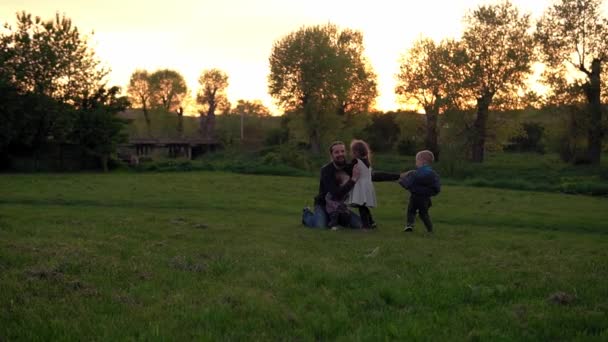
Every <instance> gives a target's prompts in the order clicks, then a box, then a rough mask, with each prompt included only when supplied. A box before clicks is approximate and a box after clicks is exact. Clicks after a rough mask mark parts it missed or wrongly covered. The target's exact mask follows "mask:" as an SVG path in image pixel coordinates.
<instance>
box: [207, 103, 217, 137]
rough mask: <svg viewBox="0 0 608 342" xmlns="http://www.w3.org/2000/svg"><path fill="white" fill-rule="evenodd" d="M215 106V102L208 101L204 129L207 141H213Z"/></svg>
mask: <svg viewBox="0 0 608 342" xmlns="http://www.w3.org/2000/svg"><path fill="white" fill-rule="evenodd" d="M216 106H217V104H216V103H215V100H211V101H209V110H208V111H207V118H206V121H207V122H206V129H207V132H206V134H207V140H211V141H213V140H214V139H215V107H216Z"/></svg>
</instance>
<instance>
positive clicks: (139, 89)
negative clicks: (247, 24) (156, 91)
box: [127, 70, 152, 135]
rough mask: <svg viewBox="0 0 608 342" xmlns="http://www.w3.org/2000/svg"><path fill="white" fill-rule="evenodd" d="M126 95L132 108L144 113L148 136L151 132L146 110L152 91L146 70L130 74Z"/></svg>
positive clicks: (149, 103) (148, 106)
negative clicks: (134, 107) (139, 109)
mask: <svg viewBox="0 0 608 342" xmlns="http://www.w3.org/2000/svg"><path fill="white" fill-rule="evenodd" d="M127 95H128V96H129V101H130V102H131V104H132V105H133V106H137V107H138V108H141V109H142V110H143V112H144V118H145V120H146V128H147V130H148V135H149V134H150V131H151V127H150V126H151V123H150V115H149V114H148V108H150V105H151V100H152V89H151V84H150V74H149V73H148V71H146V70H135V71H134V72H133V74H131V78H130V79H129V86H128V87H127Z"/></svg>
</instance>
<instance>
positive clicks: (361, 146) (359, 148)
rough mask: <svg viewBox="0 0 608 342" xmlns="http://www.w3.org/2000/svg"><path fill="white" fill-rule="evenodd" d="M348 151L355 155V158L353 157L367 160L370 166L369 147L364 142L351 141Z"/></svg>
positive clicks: (370, 152)
mask: <svg viewBox="0 0 608 342" xmlns="http://www.w3.org/2000/svg"><path fill="white" fill-rule="evenodd" d="M350 150H351V151H353V152H354V154H356V156H353V157H357V158H367V161H368V162H369V164H370V165H371V164H372V151H371V150H370V149H369V145H368V144H367V143H366V142H365V141H363V140H359V139H355V140H353V141H351V142H350Z"/></svg>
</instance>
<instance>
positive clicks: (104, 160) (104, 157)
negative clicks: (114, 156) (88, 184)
mask: <svg viewBox="0 0 608 342" xmlns="http://www.w3.org/2000/svg"><path fill="white" fill-rule="evenodd" d="M101 166H102V167H103V172H106V173H107V172H108V155H107V154H105V153H104V154H102V155H101Z"/></svg>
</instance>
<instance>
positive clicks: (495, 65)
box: [461, 1, 534, 162]
mask: <svg viewBox="0 0 608 342" xmlns="http://www.w3.org/2000/svg"><path fill="white" fill-rule="evenodd" d="M465 22H466V24H467V26H466V29H465V31H464V34H463V39H462V41H463V44H464V47H465V51H466V56H467V58H466V61H465V63H463V65H462V67H461V68H462V71H463V73H464V74H463V76H464V78H463V80H464V82H463V87H464V88H465V89H466V90H467V91H468V92H469V94H470V99H471V100H472V101H474V102H475V103H476V112H477V113H476V118H475V122H474V124H473V127H472V128H473V133H474V136H473V142H472V155H471V157H472V160H473V161H474V162H483V159H484V149H485V142H486V135H487V129H486V128H487V122H488V114H489V108H490V105H491V104H492V101H493V99H494V97H495V95H496V94H497V93H503V94H516V92H517V91H518V90H520V89H521V88H522V87H523V86H524V82H525V80H526V77H527V76H528V75H529V74H530V71H531V63H532V61H533V58H534V51H533V49H534V40H533V37H532V35H531V34H530V33H529V32H528V31H529V28H530V16H529V14H523V15H521V14H520V13H519V10H518V9H517V8H516V7H515V6H514V5H513V4H512V3H511V2H509V1H504V2H501V3H498V4H493V5H483V6H479V7H478V8H477V9H476V10H474V11H472V12H470V13H469V14H467V15H466V17H465Z"/></svg>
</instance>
